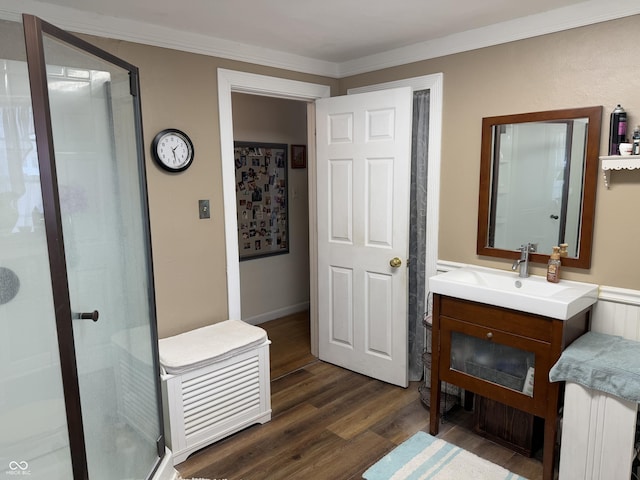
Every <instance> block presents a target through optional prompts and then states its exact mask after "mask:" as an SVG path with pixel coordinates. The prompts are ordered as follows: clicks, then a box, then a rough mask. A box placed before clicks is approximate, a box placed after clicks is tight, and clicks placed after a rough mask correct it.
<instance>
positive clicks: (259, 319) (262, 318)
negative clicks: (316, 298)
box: [242, 302, 309, 325]
mask: <svg viewBox="0 0 640 480" xmlns="http://www.w3.org/2000/svg"><path fill="white" fill-rule="evenodd" d="M305 310H309V302H302V303H298V304H296V305H290V306H288V307H284V308H279V309H277V310H272V311H271V312H265V313H261V314H260V315H255V316H253V317H248V318H243V319H242V321H243V322H246V323H248V324H250V325H260V324H261V323H264V322H268V321H270V320H275V319H276V318H282V317H286V316H287V315H293V314H294V313H298V312H303V311H305Z"/></svg>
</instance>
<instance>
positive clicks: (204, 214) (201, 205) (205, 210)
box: [198, 200, 211, 218]
mask: <svg viewBox="0 0 640 480" xmlns="http://www.w3.org/2000/svg"><path fill="white" fill-rule="evenodd" d="M198 212H199V213H200V218H210V217H211V212H210V211H209V200H198Z"/></svg>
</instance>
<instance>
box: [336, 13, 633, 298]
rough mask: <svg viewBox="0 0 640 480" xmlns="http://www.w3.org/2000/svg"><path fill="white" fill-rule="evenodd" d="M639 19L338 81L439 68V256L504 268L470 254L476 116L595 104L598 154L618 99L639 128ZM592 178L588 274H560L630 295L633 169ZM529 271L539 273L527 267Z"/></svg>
mask: <svg viewBox="0 0 640 480" xmlns="http://www.w3.org/2000/svg"><path fill="white" fill-rule="evenodd" d="M638 45H640V16H633V17H628V18H625V19H621V20H616V21H611V22H606V23H601V24H597V25H593V26H589V27H583V28H578V29H574V30H569V31H565V32H561V33H556V34H552V35H546V36H543V37H537V38H532V39H527V40H522V41H518V42H512V43H508V44H504V45H499V46H495V47H489V48H483V49H479V50H475V51H472V52H466V53H461V54H457V55H450V56H446V57H442V58H437V59H434V60H429V61H425V62H419V63H414V64H411V65H406V66H402V67H397V68H391V69H387V70H384V71H379V72H374V73H370V74H364V75H359V76H354V77H351V78H346V79H343V80H342V81H341V84H340V89H341V92H346V90H347V88H351V87H356V86H361V85H367V84H373V83H380V82H385V81H391V80H397V79H401V78H408V77H413V76H419V75H426V74H430V73H436V72H442V73H443V77H444V100H443V102H444V103H443V138H442V175H441V197H440V201H441V203H440V230H439V255H438V256H439V258H440V259H442V260H449V261H456V262H463V263H474V264H481V265H487V266H492V267H497V268H509V266H510V263H511V262H507V261H501V260H496V259H490V258H487V257H478V256H477V255H476V253H475V252H476V229H477V209H478V178H479V167H480V140H481V136H480V134H481V125H482V118H483V117H487V116H493V115H503V114H510V113H522V112H531V111H538V110H553V109H560V108H570V107H586V106H592V105H602V106H603V107H604V113H603V128H602V135H601V148H600V150H601V154H602V155H605V154H606V153H607V143H608V129H609V114H610V112H611V110H612V109H613V108H614V107H615V105H616V104H617V103H621V104H622V106H623V107H624V108H625V109H626V110H627V112H628V115H629V124H630V126H631V127H633V126H634V125H637V124H640V83H639V82H640V61H638V60H637V46H638ZM612 178H613V180H612V185H611V188H610V189H609V190H607V189H606V188H605V187H604V184H603V182H602V180H601V179H599V181H598V191H597V200H596V202H597V203H596V217H595V225H594V228H595V236H594V244H593V257H592V259H593V261H592V266H591V269H590V270H574V269H572V270H571V271H569V269H567V270H566V271H564V272H563V276H564V277H565V278H571V279H575V280H580V281H586V282H593V283H598V284H601V285H607V286H616V287H623V288H633V289H640V254H638V253H637V246H638V245H639V244H640V220H639V219H640V215H639V214H638V210H639V209H640V170H635V171H631V172H630V171H626V172H614V173H613V174H612ZM532 271H533V273H534V274H543V273H544V267H543V266H539V265H536V266H534V268H533V270H532Z"/></svg>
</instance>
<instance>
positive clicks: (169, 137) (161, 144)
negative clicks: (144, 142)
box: [151, 128, 193, 172]
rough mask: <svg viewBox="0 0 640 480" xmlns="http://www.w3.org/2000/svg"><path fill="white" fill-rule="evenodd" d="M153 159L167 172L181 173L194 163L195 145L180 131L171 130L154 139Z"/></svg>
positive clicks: (162, 132) (164, 131)
mask: <svg viewBox="0 0 640 480" xmlns="http://www.w3.org/2000/svg"><path fill="white" fill-rule="evenodd" d="M151 150H152V154H153V158H154V159H155V160H156V162H157V163H158V165H160V166H161V167H162V168H164V169H165V170H168V171H170V172H181V171H183V170H186V169H187V168H188V167H189V166H190V165H191V163H192V162H193V144H192V143H191V140H190V139H189V137H188V136H187V135H186V134H185V133H184V132H181V131H180V130H176V129H174V128H169V129H166V130H163V131H161V132H160V133H158V134H157V135H156V137H155V138H154V139H153V144H152V146H151Z"/></svg>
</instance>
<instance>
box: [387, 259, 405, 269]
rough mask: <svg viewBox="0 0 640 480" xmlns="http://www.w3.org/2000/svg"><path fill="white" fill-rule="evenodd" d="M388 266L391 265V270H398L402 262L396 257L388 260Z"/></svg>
mask: <svg viewBox="0 0 640 480" xmlns="http://www.w3.org/2000/svg"><path fill="white" fill-rule="evenodd" d="M389 265H391V266H392V267H393V268H398V267H399V266H400V265H402V260H400V259H399V258H398V257H393V258H392V259H391V260H389Z"/></svg>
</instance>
